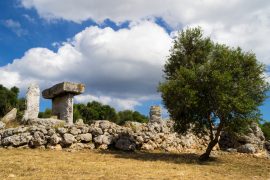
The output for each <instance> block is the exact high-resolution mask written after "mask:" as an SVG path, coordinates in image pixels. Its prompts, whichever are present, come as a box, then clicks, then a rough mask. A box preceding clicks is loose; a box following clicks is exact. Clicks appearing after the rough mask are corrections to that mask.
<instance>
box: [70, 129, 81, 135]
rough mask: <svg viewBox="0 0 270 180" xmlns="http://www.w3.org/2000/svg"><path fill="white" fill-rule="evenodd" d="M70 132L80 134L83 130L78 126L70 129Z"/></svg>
mask: <svg viewBox="0 0 270 180" xmlns="http://www.w3.org/2000/svg"><path fill="white" fill-rule="evenodd" d="M69 133H70V134H72V135H77V134H80V133H81V130H80V129H77V128H76V127H72V128H71V129H70V130H69Z"/></svg>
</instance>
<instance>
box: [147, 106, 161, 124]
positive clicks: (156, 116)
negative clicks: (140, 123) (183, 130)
mask: <svg viewBox="0 0 270 180" xmlns="http://www.w3.org/2000/svg"><path fill="white" fill-rule="evenodd" d="M149 116H150V119H149V121H150V123H154V122H157V123H160V122H162V117H161V108H160V106H151V107H150V112H149Z"/></svg>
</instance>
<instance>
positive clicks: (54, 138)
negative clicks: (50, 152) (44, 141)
mask: <svg viewBox="0 0 270 180" xmlns="http://www.w3.org/2000/svg"><path fill="white" fill-rule="evenodd" d="M60 141H61V138H60V137H59V136H57V135H56V134H53V135H52V136H51V137H50V144H51V145H53V146H55V145H56V144H58V143H59V142H60Z"/></svg>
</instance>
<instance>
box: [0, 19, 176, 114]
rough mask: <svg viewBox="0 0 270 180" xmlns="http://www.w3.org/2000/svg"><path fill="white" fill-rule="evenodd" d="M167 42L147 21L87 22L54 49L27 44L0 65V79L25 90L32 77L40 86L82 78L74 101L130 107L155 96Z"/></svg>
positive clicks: (164, 36)
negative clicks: (120, 24)
mask: <svg viewBox="0 0 270 180" xmlns="http://www.w3.org/2000/svg"><path fill="white" fill-rule="evenodd" d="M171 42H172V39H171V37H170V36H169V35H168V34H167V33H166V32H165V30H164V29H163V28H162V27H160V26H158V25H157V24H155V23H153V22H149V21H141V22H138V23H132V24H131V25H130V26H129V27H128V28H126V29H120V30H118V31H115V30H113V29H111V28H109V27H107V28H104V29H101V28H98V27H88V28H86V29H85V30H83V31H82V32H79V33H78V34H76V35H75V36H74V37H73V38H72V39H71V40H69V41H67V42H65V43H63V44H62V45H60V47H59V49H58V50H57V52H53V51H51V50H49V49H47V48H32V49H29V50H28V51H27V52H26V53H25V54H24V56H23V57H22V58H19V59H15V60H14V61H13V62H12V63H10V64H8V65H6V66H3V67H0V73H1V75H2V76H1V78H0V83H1V84H4V85H6V86H9V87H10V86H12V85H17V86H19V87H20V88H23V89H26V87H27V86H28V84H29V83H30V82H36V83H39V84H40V85H41V88H42V89H44V88H46V87H49V86H51V85H53V84H55V83H58V82H62V81H74V82H82V83H85V84H86V90H87V91H86V93H85V95H83V96H81V97H78V98H77V99H76V100H77V101H78V102H85V101H88V100H99V101H101V102H103V103H106V104H111V105H114V106H116V107H117V108H118V109H128V108H131V109H132V108H134V106H136V105H140V102H141V101H144V100H149V99H155V98H158V95H157V93H156V86H157V84H158V82H159V81H160V80H161V74H162V68H163V64H164V62H165V59H166V56H167V55H168V53H169V49H170V46H171ZM7 77H8V78H7Z"/></svg>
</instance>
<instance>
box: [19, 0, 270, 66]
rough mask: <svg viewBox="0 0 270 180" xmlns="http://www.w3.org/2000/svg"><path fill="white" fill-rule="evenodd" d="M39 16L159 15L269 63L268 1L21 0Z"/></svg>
mask: <svg viewBox="0 0 270 180" xmlns="http://www.w3.org/2000/svg"><path fill="white" fill-rule="evenodd" d="M21 3H22V5H23V6H24V7H26V8H32V7H33V8H35V9H36V10H37V11H38V13H39V14H40V16H42V17H44V18H46V19H49V20H55V19H65V20H71V21H74V22H78V23H80V22H82V21H84V20H87V19H92V20H94V21H97V22H99V23H102V22H103V21H104V20H105V19H110V20H112V21H114V22H116V23H121V22H124V21H127V20H130V21H137V20H141V19H147V18H150V19H151V18H154V17H161V18H163V19H164V20H165V21H166V22H167V23H168V24H169V25H171V26H172V27H173V28H174V29H180V28H183V27H187V26H197V25H201V26H202V27H203V28H204V29H205V30H206V31H207V34H211V35H212V37H213V39H215V40H217V41H220V42H223V43H226V44H229V45H233V46H238V45H239V46H241V47H243V48H244V50H247V51H249V50H253V51H254V52H255V53H256V54H257V55H258V58H259V60H260V61H262V62H264V63H266V64H267V65H270V56H269V50H270V48H269V45H268V42H269V41H270V39H269V34H270V1H267V0H257V1H246V0H227V1H223V0H200V1H190V0H166V1H164V0H147V1H145V0H114V1H111V0H92V1H89V0H77V1H76V2H75V1H73V0H57V1H55V0H21Z"/></svg>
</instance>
